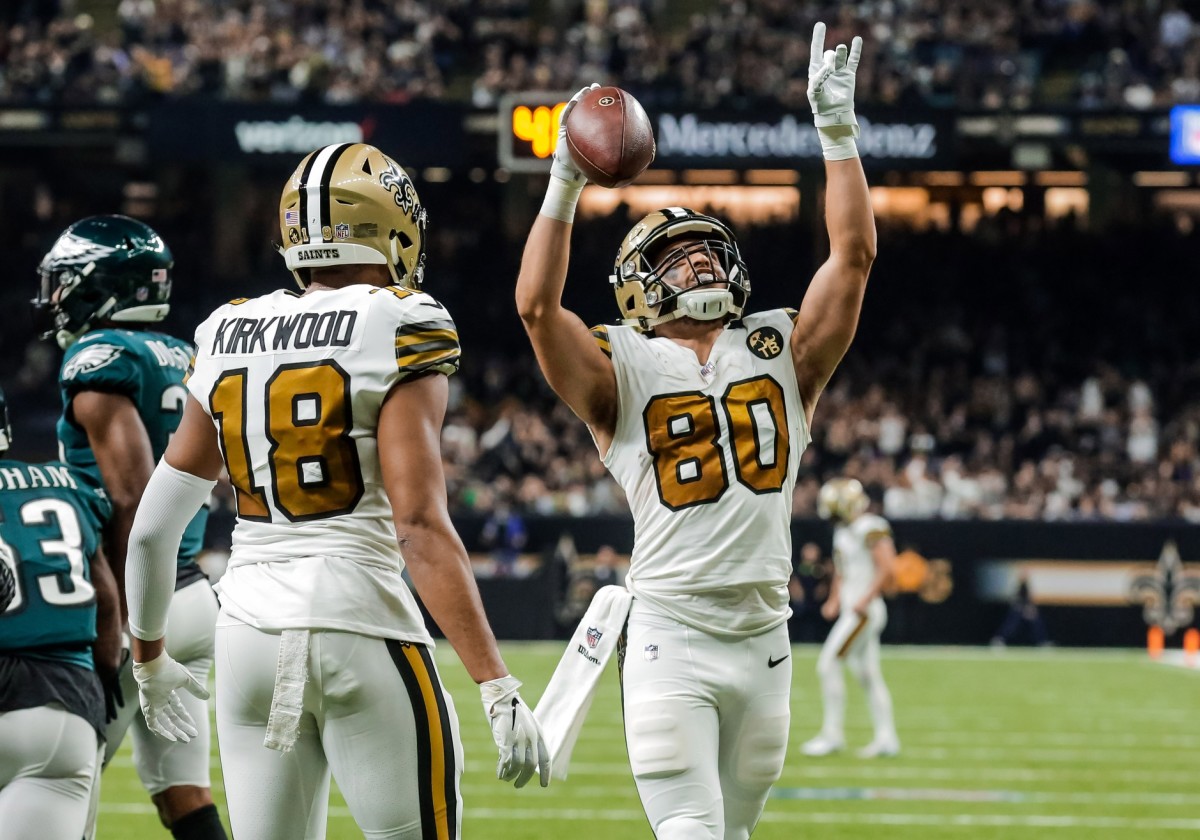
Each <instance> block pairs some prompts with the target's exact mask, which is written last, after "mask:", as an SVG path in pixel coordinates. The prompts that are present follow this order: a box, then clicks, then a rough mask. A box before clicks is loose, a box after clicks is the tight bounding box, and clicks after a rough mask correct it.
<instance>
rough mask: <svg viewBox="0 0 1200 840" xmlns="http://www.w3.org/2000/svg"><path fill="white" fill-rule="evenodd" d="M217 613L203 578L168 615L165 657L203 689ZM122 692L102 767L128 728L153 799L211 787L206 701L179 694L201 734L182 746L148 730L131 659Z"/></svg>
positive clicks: (181, 595) (173, 600) (178, 598)
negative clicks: (181, 790) (121, 703)
mask: <svg viewBox="0 0 1200 840" xmlns="http://www.w3.org/2000/svg"><path fill="white" fill-rule="evenodd" d="M217 609H218V607H217V596H216V595H215V594H214V593H213V591H212V587H211V586H209V584H208V581H207V580H203V579H201V580H197V581H196V582H195V583H190V584H188V585H187V586H185V587H183V589H180V590H179V591H177V592H176V593H175V594H174V596H173V597H172V598H171V608H170V611H169V612H168V613H167V653H168V654H170V656H171V658H172V659H174V660H175V661H176V662H179V663H181V664H182V665H184V667H186V668H187V669H188V670H189V671H191V672H192V674H193V675H194V676H195V677H196V679H198V680H199V681H200V683H201V685H208V674H209V671H211V670H212V662H213V644H214V642H215V639H216V633H217ZM121 692H122V694H123V695H124V697H125V705H124V706H122V707H121V708H120V709H119V710H118V714H117V719H116V720H114V721H112V722H111V723H109V724H108V728H107V729H106V730H105V735H106V736H107V737H106V740H107V745H106V746H105V752H104V764H105V765H106V766H107V764H108V762H109V761H110V760H111V759H112V757H113V755H114V754H115V753H116V751H117V747H119V746H120V745H121V740H122V739H123V738H124V737H125V732H126V730H128V731H129V735H130V737H131V738H132V739H133V766H134V767H135V768H136V769H137V774H138V778H140V779H141V780H142V786H143V787H145V788H146V791H147V792H148V793H150V795H152V796H153V795H154V794H157V793H162V792H163V791H164V790H166V789H167V788H171V787H176V786H180V785H195V786H196V787H205V788H206V787H209V786H210V785H211V782H210V777H209V764H210V763H211V757H210V755H209V743H210V738H211V733H210V728H211V727H210V726H209V715H208V702H207V701H206V700H199V699H197V698H195V697H193V696H192V695H191V693H189V692H187V691H180V692H178V694H179V699H180V700H182V701H183V705H184V706H186V707H187V710H188V713H189V714H191V716H192V720H194V721H195V722H196V730H197V732H198V734H197V736H196V737H195V738H193V739H192V740H191V741H190V742H189V743H186V744H181V743H179V742H177V741H168V740H167V739H166V738H162V737H160V736H158V735H155V734H154V733H153V732H151V731H150V730H149V729H148V728H147V727H146V720H145V718H143V717H142V710H141V707H140V706H139V705H138V688H137V680H135V679H134V678H133V661H132V658H130V659H129V660H128V661H126V663H125V667H124V668H122V669H121Z"/></svg>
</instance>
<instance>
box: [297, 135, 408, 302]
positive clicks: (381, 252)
mask: <svg viewBox="0 0 1200 840" xmlns="http://www.w3.org/2000/svg"><path fill="white" fill-rule="evenodd" d="M427 221H428V214H427V213H426V212H425V207H424V205H422V204H421V199H420V198H418V197H417V190H416V187H414V186H413V182H412V179H411V178H409V177H408V173H407V172H405V171H404V169H402V168H401V166H400V164H398V163H396V161H394V160H392V159H391V158H390V157H388V156H387V155H385V154H384V153H383V152H381V151H379V149H377V148H375V147H374V146H368V145H367V144H365V143H335V144H334V145H332V146H326V147H325V148H323V149H317V150H316V151H315V152H313V153H311V154H309V155H308V156H307V157H305V158H304V160H302V161H300V165H299V166H297V167H296V171H295V172H293V173H292V177H291V178H289V179H288V182H287V184H285V185H284V187H283V195H282V196H281V197H280V200H279V229H280V232H281V233H282V234H283V239H284V242H283V246H282V247H281V248H280V250H281V252H282V253H283V259H284V262H285V263H287V267H288V268H289V269H291V271H292V274H293V276H295V278H296V282H297V283H299V284H300V288H302V289H303V288H305V287H307V286H308V269H310V268H323V267H327V266H335V265H362V264H364V263H365V264H369V265H386V266H387V267H388V271H389V272H391V275H392V279H393V280H394V281H395V282H396V284H397V285H400V286H407V287H408V288H411V289H419V288H420V287H421V281H422V280H423V279H424V277H425V225H426V223H427Z"/></svg>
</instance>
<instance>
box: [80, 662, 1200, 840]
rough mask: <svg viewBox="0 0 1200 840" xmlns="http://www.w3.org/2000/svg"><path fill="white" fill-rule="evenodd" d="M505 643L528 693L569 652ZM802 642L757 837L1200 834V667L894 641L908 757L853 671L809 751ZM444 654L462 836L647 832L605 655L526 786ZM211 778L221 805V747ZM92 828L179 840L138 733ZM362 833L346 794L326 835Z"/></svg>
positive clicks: (812, 723) (811, 714) (555, 837)
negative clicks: (543, 781) (880, 727)
mask: <svg viewBox="0 0 1200 840" xmlns="http://www.w3.org/2000/svg"><path fill="white" fill-rule="evenodd" d="M503 648H504V654H505V657H506V659H507V661H508V663H509V666H510V667H511V668H512V669H513V672H514V673H516V674H517V675H519V676H520V677H521V678H523V679H524V680H525V681H526V688H525V689H524V690H523V694H524V695H525V696H526V697H527V698H529V699H530V701H531V702H533V700H534V698H536V697H538V696H539V695H540V693H541V690H542V688H543V687H544V686H545V684H546V681H547V680H548V679H549V676H550V673H551V671H552V670H553V668H554V665H555V664H556V663H557V661H558V657H559V655H560V653H561V646H560V645H558V644H540V643H538V644H523V643H506V644H505V645H503ZM794 653H795V658H796V662H795V666H796V667H795V670H794V686H793V693H792V734H791V744H790V746H789V759H788V763H787V767H786V768H785V770H784V773H783V778H782V779H781V780H780V782H779V784H778V785H777V786H776V789H775V792H774V795H773V798H772V799H771V800H770V801H769V802H768V803H767V808H766V812H765V814H764V816H763V819H762V822H761V823H760V824H759V827H758V830H757V831H756V832H755V834H754V836H755V838H765V839H766V840H784V838H787V840H794V838H804V837H814V838H817V837H819V838H821V840H835V838H862V837H871V838H874V837H886V838H889V839H890V838H912V839H913V840H916V838H921V840H927V839H928V838H964V839H965V838H971V840H986V838H1042V837H1046V838H1053V840H1059V838H1061V840H1084V838H1087V839H1088V840H1095V838H1121V839H1122V840H1124V838H1130V840H1132V838H1139V840H1150V838H1169V837H1185V836H1188V835H1189V833H1190V834H1192V835H1200V670H1188V669H1184V668H1177V667H1171V666H1168V665H1163V664H1156V663H1152V662H1150V661H1149V660H1148V659H1147V658H1146V656H1145V654H1144V653H1140V652H1134V651H1073V650H1055V649H1050V650H1037V651H1018V650H1007V651H993V650H989V649H977V648H961V649H927V648H899V649H896V648H885V651H884V655H885V659H884V672H885V674H886V676H887V679H888V682H889V685H890V686H891V689H892V695H893V698H894V702H895V707H896V718H897V725H898V728H899V731H900V737H901V739H902V740H903V743H904V751H903V753H902V754H901V756H900V757H898V758H893V759H883V760H875V761H863V760H859V759H856V758H854V757H852V753H853V747H855V746H860V745H862V744H864V743H866V741H867V740H869V728H868V724H867V717H866V711H865V704H864V701H863V697H862V694H861V692H860V691H859V690H858V687H857V685H856V684H854V683H853V681H852V680H848V684H849V704H850V706H849V711H848V715H847V721H848V731H847V735H848V737H849V740H850V743H851V748H852V749H851V751H850V754H849V755H843V756H838V757H833V758H827V759H806V758H804V757H803V756H801V755H800V754H799V750H798V747H799V745H800V743H801V742H803V741H804V740H805V739H807V738H808V737H810V736H811V735H812V734H814V733H815V731H816V729H817V727H818V726H819V724H820V701H819V696H818V691H817V685H816V678H815V674H814V671H813V668H814V665H815V661H816V653H817V651H816V648H811V647H798V648H796V649H795V651H794ZM438 662H439V667H440V669H441V671H442V676H443V679H444V680H445V681H446V683H447V685H448V687H449V688H450V690H451V692H452V693H453V695H454V699H455V703H456V705H457V708H458V712H459V717H460V719H461V721H462V729H463V738H464V741H465V747H466V754H467V768H466V774H465V776H464V778H463V797H464V800H465V803H466V804H465V818H464V826H463V836H464V837H465V838H467V840H489V838H498V839H499V840H562V839H563V838H570V840H610V838H621V840H634V838H651V837H652V834H651V832H650V828H649V826H648V824H647V823H646V821H645V818H644V817H643V815H642V811H641V807H640V805H639V804H638V800H637V795H636V792H635V790H634V786H633V781H632V779H631V777H630V775H629V767H628V762H627V759H626V756H625V744H624V736H623V731H622V728H621V714H620V708H619V705H618V688H617V678H616V673H615V670H614V669H613V668H612V666H610V670H609V673H607V674H606V675H605V679H604V680H603V683H602V688H601V694H600V696H598V697H597V699H596V703H595V705H594V706H593V707H592V712H591V715H590V717H589V718H588V725H587V726H586V727H585V728H584V731H583V734H582V736H581V738H580V742H579V745H578V746H577V747H576V750H575V755H574V757H573V761H572V764H571V772H570V778H569V779H568V780H567V781H566V782H555V783H554V784H552V785H551V787H550V788H549V789H546V790H542V789H540V788H538V787H536V783H534V786H531V787H527V788H525V789H524V790H520V791H516V790H513V789H511V787H510V786H507V785H502V784H501V783H500V782H497V781H496V780H495V778H494V765H495V758H494V755H495V752H494V747H493V746H492V740H491V736H490V734H489V731H488V728H487V724H486V722H485V720H484V717H483V713H482V711H481V709H480V706H479V693H478V690H477V689H476V688H475V686H474V684H473V683H472V682H471V681H470V679H469V678H468V677H467V675H466V672H465V671H463V669H462V667H461V666H460V665H459V664H458V661H457V660H456V659H455V658H454V655H453V652H452V651H451V650H450V648H449V646H448V645H445V644H443V645H442V646H441V648H440V649H439V651H438ZM213 779H214V788H215V792H216V794H217V798H218V802H219V803H220V807H221V809H222V814H224V796H223V794H222V790H221V782H220V779H221V774H220V768H219V763H218V761H217V757H216V746H215V744H214V747H213ZM99 836H100V837H101V838H118V839H119V840H142V838H168V837H169V835H168V834H167V833H166V831H165V830H163V829H162V828H161V827H160V826H159V825H158V821H157V818H156V817H155V816H154V814H153V808H152V807H151V805H150V802H149V800H148V799H147V798H146V796H145V795H144V794H143V792H142V791H141V789H140V787H139V785H138V781H137V777H136V775H135V773H134V770H133V767H132V762H131V756H130V753H129V749H128V744H126V745H125V746H124V747H123V748H122V752H121V753H120V754H119V755H118V756H117V757H116V759H114V764H113V766H111V767H109V769H108V771H107V773H106V774H105V776H104V782H103V795H102V806H101V815H100V832H99ZM361 836H362V835H361V834H360V833H359V832H358V831H357V830H356V828H355V825H354V822H353V820H352V819H351V818H350V816H349V813H348V812H347V810H346V807H345V805H344V803H343V802H342V800H341V798H340V797H339V796H338V795H337V794H336V793H335V794H334V801H333V804H332V806H331V808H330V821H329V833H328V837H329V838H330V839H331V840H340V838H358V837H361ZM297 840H299V838H298V839H297Z"/></svg>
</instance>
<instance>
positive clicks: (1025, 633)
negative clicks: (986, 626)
mask: <svg viewBox="0 0 1200 840" xmlns="http://www.w3.org/2000/svg"><path fill="white" fill-rule="evenodd" d="M1020 639H1027V640H1028V641H1029V642H1031V643H1033V644H1035V645H1039V646H1045V645H1048V644H1050V637H1049V636H1047V635H1046V624H1045V622H1044V621H1042V614H1041V613H1040V612H1039V611H1038V608H1037V604H1035V603H1034V602H1033V596H1032V595H1031V593H1030V591H1029V578H1028V576H1026V575H1021V577H1020V579H1019V580H1018V582H1017V591H1016V592H1015V593H1013V599H1012V603H1011V604H1010V605H1009V608H1008V613H1007V615H1005V617H1004V622H1003V623H1002V624H1001V625H1000V628H999V629H998V630H997V631H996V635H995V636H993V637H992V647H1006V646H1008V645H1011V644H1012V643H1013V642H1015V641H1018V640H1020Z"/></svg>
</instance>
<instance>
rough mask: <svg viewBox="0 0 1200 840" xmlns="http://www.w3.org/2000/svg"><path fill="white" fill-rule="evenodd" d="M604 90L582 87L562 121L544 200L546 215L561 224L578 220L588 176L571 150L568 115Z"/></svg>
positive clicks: (564, 111) (569, 105)
mask: <svg viewBox="0 0 1200 840" xmlns="http://www.w3.org/2000/svg"><path fill="white" fill-rule="evenodd" d="M598 87H600V85H598V84H596V83H594V82H593V83H592V84H590V85H588V86H587V87H585V88H581V89H580V90H579V92H578V93H576V94H575V95H574V96H572V97H571V99H570V101H569V102H567V106H566V107H565V108H563V110H562V114H560V115H559V118H558V140H557V142H556V143H555V145H554V161H553V163H551V164H550V183H549V184H548V185H547V187H546V198H545V199H544V200H543V201H542V210H541V212H542V215H543V216H549V217H550V218H551V219H558V220H559V221H560V222H567V223H570V222H572V221H574V220H575V205H576V204H577V203H578V201H579V193H580V192H582V191H583V188H584V186H586V184H587V177H586V176H585V175H584V174H583V173H582V172H580V171H579V167H578V166H576V165H575V161H574V160H573V159H572V158H571V150H570V148H569V147H568V146H567V116H568V115H569V114H570V113H571V111H572V109H574V107H575V106H576V105H578V104H579V100H580V99H583V97H584V94H586V93H587V92H588V91H590V90H594V89H595V88H598Z"/></svg>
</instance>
